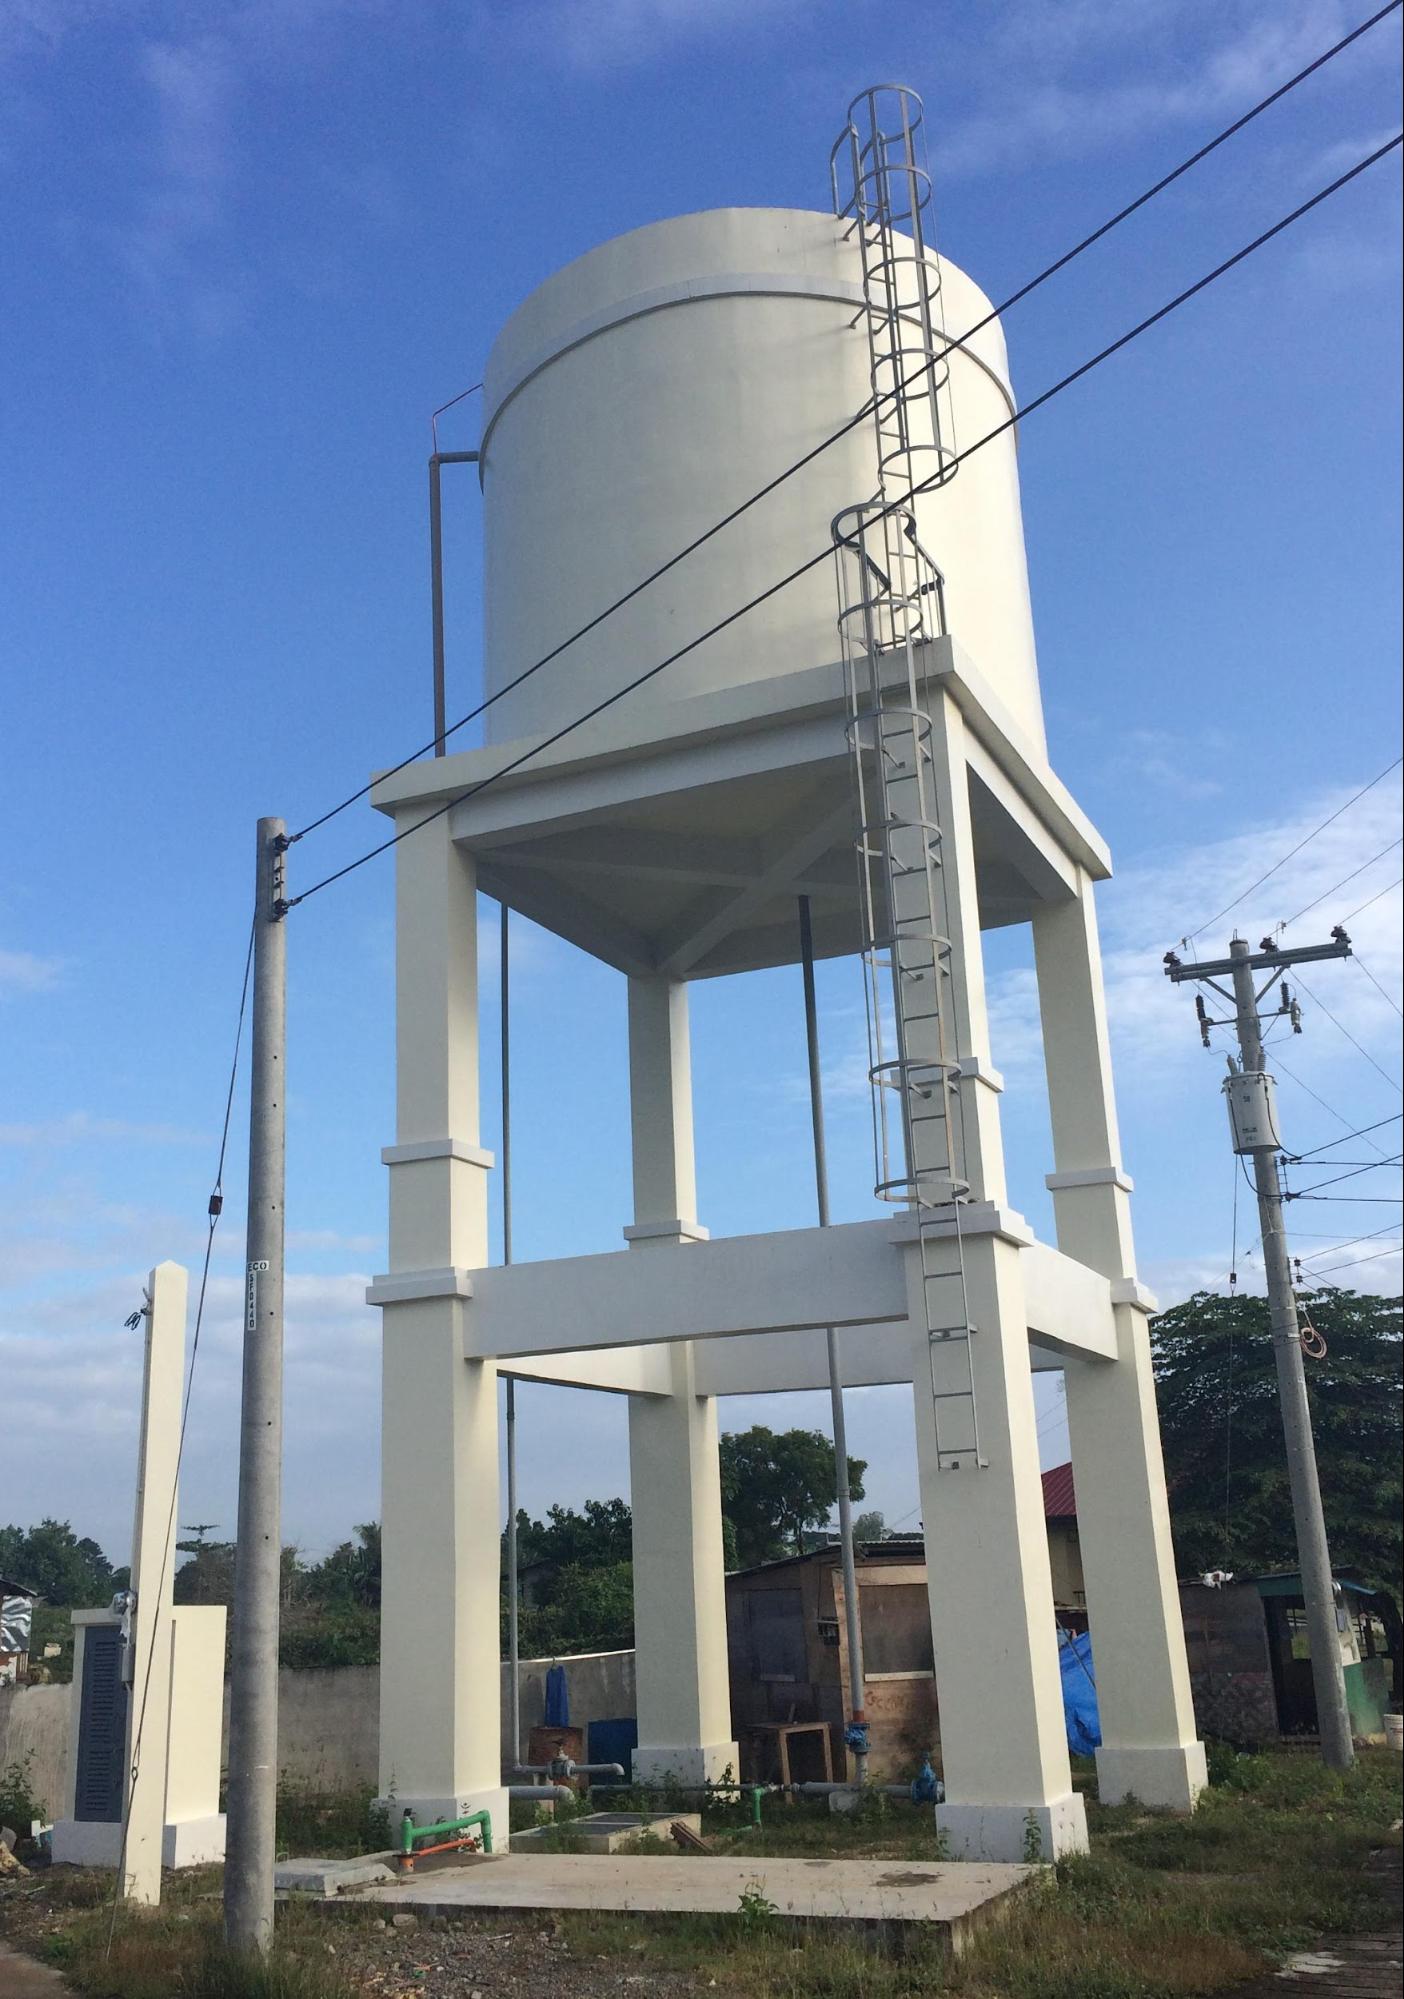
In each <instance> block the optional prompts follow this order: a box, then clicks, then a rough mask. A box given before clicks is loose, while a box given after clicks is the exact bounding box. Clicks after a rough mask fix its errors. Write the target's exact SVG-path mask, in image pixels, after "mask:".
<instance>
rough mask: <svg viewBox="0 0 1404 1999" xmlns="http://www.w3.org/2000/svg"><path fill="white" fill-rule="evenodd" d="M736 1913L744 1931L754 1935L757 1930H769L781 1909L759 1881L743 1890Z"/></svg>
mask: <svg viewBox="0 0 1404 1999" xmlns="http://www.w3.org/2000/svg"><path fill="white" fill-rule="evenodd" d="M736 1913H737V1915H738V1916H739V1917H740V1919H741V1928H742V1931H743V1932H744V1933H746V1934H754V1932H755V1931H756V1930H768V1929H769V1928H770V1927H771V1925H772V1924H773V1923H774V1921H775V1918H776V1917H777V1916H778V1915H779V1913H780V1911H779V1908H778V1907H777V1906H776V1904H775V1903H774V1902H772V1901H771V1900H770V1898H769V1896H768V1895H767V1894H766V1893H765V1891H764V1890H763V1888H762V1887H761V1885H760V1883H759V1882H758V1881H753V1882H751V1884H750V1885H749V1886H748V1887H745V1888H743V1889H742V1890H741V1895H740V1899H739V1900H738V1901H737V1904H736Z"/></svg>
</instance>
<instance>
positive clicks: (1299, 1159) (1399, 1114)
mask: <svg viewBox="0 0 1404 1999" xmlns="http://www.w3.org/2000/svg"><path fill="white" fill-rule="evenodd" d="M1277 1066H1278V1067H1279V1068H1281V1066H1282V1064H1281V1063H1280V1062H1279V1063H1278V1065H1277ZM1292 1080H1293V1082H1295V1081H1296V1080H1297V1079H1296V1077H1295V1076H1294V1077H1293V1078H1292ZM1327 1109H1328V1110H1329V1109H1330V1105H1329V1104H1328V1105H1327ZM1332 1115H1333V1116H1334V1115H1338V1113H1334V1112H1333V1113H1332ZM1401 1118H1404V1111H1396V1112H1395V1113H1394V1115H1393V1116H1392V1117H1382V1118H1377V1119H1376V1120H1375V1122H1374V1124H1363V1125H1361V1127H1360V1129H1359V1130H1358V1131H1347V1132H1344V1133H1342V1135H1341V1137H1340V1138H1328V1139H1327V1140H1326V1143H1325V1144H1324V1145H1313V1146H1312V1148H1311V1151H1310V1152H1298V1153H1295V1154H1294V1155H1293V1164H1294V1165H1297V1166H1305V1165H1307V1164H1308V1163H1309V1162H1310V1160H1311V1158H1312V1155H1313V1154H1314V1153H1317V1152H1329V1151H1330V1150H1331V1148H1332V1146H1335V1145H1344V1144H1345V1143H1346V1141H1347V1140H1348V1139H1352V1138H1364V1137H1366V1136H1367V1134H1368V1133H1370V1132H1372V1131H1379V1130H1380V1129H1381V1128H1382V1127H1383V1126H1385V1125H1387V1124H1398V1122H1399V1120H1400V1119H1401ZM1381 1157H1383V1155H1381Z"/></svg>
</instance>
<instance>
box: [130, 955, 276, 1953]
mask: <svg viewBox="0 0 1404 1999" xmlns="http://www.w3.org/2000/svg"><path fill="white" fill-rule="evenodd" d="M256 924H257V918H255V919H254V921H253V922H251V923H250V925H249V944H248V950H247V951H246V952H245V954H244V978H243V984H242V986H241V987H240V991H239V1015H238V1020H237V1023H236V1025H235V1029H234V1054H233V1058H232V1060H231V1061H230V1064H229V1085H228V1088H227V1089H226V1090H225V1093H224V1121H223V1124H222V1125H221V1127H220V1134H219V1158H218V1161H217V1162H216V1165H215V1179H214V1186H213V1188H212V1189H211V1192H210V1199H209V1207H208V1211H207V1212H208V1221H209V1226H208V1227H207V1229H206V1231H205V1255H204V1261H203V1263H202V1264H201V1267H200V1289H199V1292H198V1293H197V1295H196V1301H195V1331H194V1334H193V1335H192V1338H191V1342H190V1366H189V1369H188V1371H187V1373H186V1377H185V1397H184V1400H183V1402H182V1404H181V1411H180V1434H179V1436H178V1438H177V1440H176V1461H175V1471H174V1474H173V1475H172V1478H171V1507H170V1513H169V1515H168V1516H167V1519H166V1540H165V1546H164V1548H163V1551H162V1556H161V1573H162V1575H164V1574H165V1571H166V1564H167V1563H168V1562H169V1561H170V1559H171V1541H172V1537H173V1535H174V1533H175V1519H176V1508H177V1506H178V1505H179V1501H180V1467H181V1460H182V1459H183V1458H184V1456H185V1432H186V1427H187V1425H188V1424H189V1421H190V1398H191V1396H192V1395H193V1394H194V1392H195V1363H196V1361H197V1360H198V1358H199V1355H200V1328H201V1326H202V1325H203V1323H204V1318H205V1293H206V1291H207V1290H208V1288H209V1281H210V1258H211V1255H212V1254H213V1251H214V1238H215V1230H216V1229H217V1228H218V1227H219V1218H220V1215H221V1213H222V1212H223V1208H224V1161H225V1155H226V1154H227V1152H228V1149H229V1125H230V1120H231V1117H232V1115H233V1110H234V1085H235V1081H236V1079H237V1077H238V1074H239V1050H240V1047H241V1046H242V1044H243V1039H244V1016H245V1013H246V1012H247V1010H248V1003H249V973H250V971H251V970H252V968H253V950H254V931H255V927H256ZM137 1609H138V1611H139V1610H140V1605H138V1606H137ZM155 1664H156V1647H155V1646H154V1645H152V1647H151V1648H150V1650H149V1652H148V1653H147V1658H146V1676H145V1678H144V1680H143V1681H142V1688H141V1706H140V1707H139V1708H138V1710H137V1720H136V1728H135V1729H134V1731H133V1734H132V1760H131V1783H130V1786H129V1788H128V1791H127V1797H126V1802H125V1804H124V1805H123V1808H122V1837H121V1841H120V1844H119V1846H118V1850H117V1873H116V1877H115V1879H114V1881H113V1884H112V1908H111V1911H110V1913H109V1916H108V1924H107V1944H106V1948H105V1950H104V1952H103V1955H104V1957H109V1956H110V1955H111V1953H112V1938H113V1934H114V1932H115V1930H116V1926H117V1905H118V1903H119V1901H120V1900H121V1897H122V1891H123V1886H124V1883H125V1879H126V1871H127V1835H128V1832H129V1831H130V1828H131V1818H132V1803H133V1800H134V1799H135V1797H136V1787H137V1784H138V1782H139V1781H140V1778H141V1737H142V1730H143V1728H144V1727H145V1725H146V1703H147V1699H148V1697H149V1695H150V1693H151V1672H152V1668H153V1667H154V1666H155Z"/></svg>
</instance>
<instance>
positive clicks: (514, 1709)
mask: <svg viewBox="0 0 1404 1999" xmlns="http://www.w3.org/2000/svg"><path fill="white" fill-rule="evenodd" d="M510 916H511V911H510V910H509V909H508V907H507V904H506V903H505V902H504V903H503V904H502V936H501V945H500V949H499V954H498V956H499V968H500V972H501V995H502V999H501V1009H500V1010H501V1015H502V1261H503V1263H504V1264H507V1263H510V1262H511V1261H512V1029H511V999H512V987H511V972H510V969H509V965H508V957H507V946H508V928H509V918H510ZM507 1666H508V1678H509V1681H510V1687H509V1691H508V1697H507V1698H508V1709H509V1712H510V1714H511V1727H512V1757H513V1761H514V1762H519V1761H520V1760H521V1758H522V1755H523V1753H524V1752H523V1749H522V1670H521V1586H520V1578H519V1575H518V1565H517V1384H516V1382H515V1381H514V1380H513V1379H512V1377H511V1375H510V1374H509V1375H508V1377H507Z"/></svg>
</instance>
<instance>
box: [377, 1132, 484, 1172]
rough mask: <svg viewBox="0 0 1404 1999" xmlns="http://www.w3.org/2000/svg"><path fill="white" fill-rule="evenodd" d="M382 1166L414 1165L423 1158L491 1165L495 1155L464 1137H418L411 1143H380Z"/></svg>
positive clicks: (474, 1164)
mask: <svg viewBox="0 0 1404 1999" xmlns="http://www.w3.org/2000/svg"><path fill="white" fill-rule="evenodd" d="M380 1159H381V1164H382V1165H384V1166H414V1165H418V1163H419V1162H420V1161H421V1160H423V1159H458V1160H462V1161H463V1163H464V1164H465V1165H468V1166H482V1167H487V1168H490V1167H493V1166H495V1165H496V1164H497V1160H496V1157H495V1156H494V1154H492V1153H491V1152H489V1151H487V1149H486V1148H485V1147H484V1146H481V1145H474V1144H473V1143H472V1142H471V1141H470V1140H469V1139H466V1138H420V1139H416V1140H415V1141H414V1143H413V1144H412V1145H382V1146H381V1148H380Z"/></svg>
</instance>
